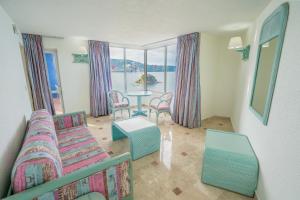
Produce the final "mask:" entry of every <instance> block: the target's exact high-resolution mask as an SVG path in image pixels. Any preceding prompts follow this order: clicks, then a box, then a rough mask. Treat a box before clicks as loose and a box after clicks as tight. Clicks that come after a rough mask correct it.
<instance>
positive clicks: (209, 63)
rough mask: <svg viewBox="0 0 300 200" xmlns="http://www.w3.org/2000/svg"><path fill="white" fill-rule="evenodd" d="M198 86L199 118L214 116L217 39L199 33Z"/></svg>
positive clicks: (210, 35)
mask: <svg viewBox="0 0 300 200" xmlns="http://www.w3.org/2000/svg"><path fill="white" fill-rule="evenodd" d="M199 59H200V61H199V65H200V84H201V118H202V119H205V118H209V117H212V116H213V115H215V112H214V94H215V86H216V79H217V77H216V74H217V66H218V63H219V38H218V37H217V36H215V35H212V34H208V33H201V38H200V58H199Z"/></svg>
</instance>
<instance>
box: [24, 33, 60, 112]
mask: <svg viewBox="0 0 300 200" xmlns="http://www.w3.org/2000/svg"><path fill="white" fill-rule="evenodd" d="M22 37H23V43H24V49H25V55H26V60H27V67H28V76H29V81H30V87H31V91H32V100H33V108H34V110H39V109H47V110H48V111H49V112H50V113H51V114H52V115H54V114H55V110H54V104H53V99H52V96H51V90H50V85H49V79H48V71H47V67H46V64H45V60H44V50H43V44H42V36H40V35H32V34H24V33H23V34H22Z"/></svg>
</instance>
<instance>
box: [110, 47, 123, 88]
mask: <svg viewBox="0 0 300 200" xmlns="http://www.w3.org/2000/svg"><path fill="white" fill-rule="evenodd" d="M110 59H111V60H110V65H111V80H112V88H113V89H114V90H119V91H122V92H124V91H125V87H124V84H125V79H124V49H123V48H115V47H111V48H110Z"/></svg>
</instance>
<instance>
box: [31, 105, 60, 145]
mask: <svg viewBox="0 0 300 200" xmlns="http://www.w3.org/2000/svg"><path fill="white" fill-rule="evenodd" d="M35 135H48V136H49V137H51V138H52V140H53V141H54V142H55V144H56V146H57V145H58V141H57V136H56V132H55V127H54V122H53V119H52V116H51V115H50V113H49V112H48V111H47V110H37V111H34V112H33V113H32V115H31V118H30V122H29V127H28V131H27V134H26V138H29V137H32V136H35Z"/></svg>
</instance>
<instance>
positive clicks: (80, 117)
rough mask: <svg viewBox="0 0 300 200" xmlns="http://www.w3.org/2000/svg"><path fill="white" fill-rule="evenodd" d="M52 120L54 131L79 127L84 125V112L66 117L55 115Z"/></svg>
mask: <svg viewBox="0 0 300 200" xmlns="http://www.w3.org/2000/svg"><path fill="white" fill-rule="evenodd" d="M53 120H54V124H55V129H56V130H61V129H65V128H71V127H75V126H81V125H84V124H85V125H86V121H85V113H84V112H78V113H73V114H67V115H56V116H54V119H53Z"/></svg>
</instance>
